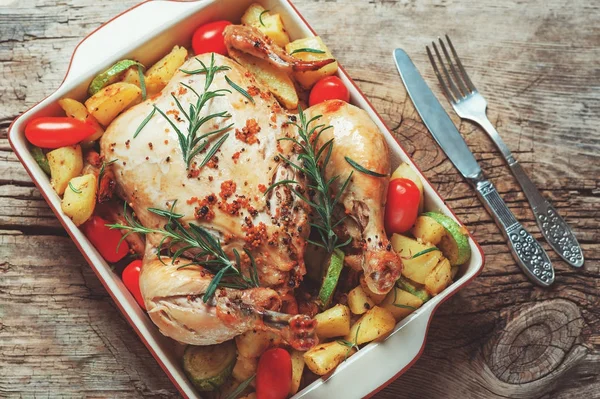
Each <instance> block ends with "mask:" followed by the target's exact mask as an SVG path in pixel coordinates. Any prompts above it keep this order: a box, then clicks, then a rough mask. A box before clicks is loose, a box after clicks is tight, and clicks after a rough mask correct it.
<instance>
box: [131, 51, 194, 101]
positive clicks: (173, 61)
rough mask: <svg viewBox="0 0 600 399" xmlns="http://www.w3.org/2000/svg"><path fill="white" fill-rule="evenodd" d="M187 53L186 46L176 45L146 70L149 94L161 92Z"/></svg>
mask: <svg viewBox="0 0 600 399" xmlns="http://www.w3.org/2000/svg"><path fill="white" fill-rule="evenodd" d="M187 54H188V53H187V50H186V49H185V48H184V47H179V46H175V47H173V49H172V50H171V52H170V53H169V54H167V55H165V56H164V57H163V58H161V59H160V60H159V61H158V62H157V63H156V64H154V65H152V66H151V67H150V68H149V69H148V70H147V71H146V91H147V93H148V96H152V95H154V94H156V93H158V92H160V91H161V90H162V89H163V88H164V87H165V86H166V85H167V83H169V81H170V80H171V78H172V77H173V75H175V72H177V70H178V69H179V68H180V67H181V66H182V65H183V63H184V62H185V59H186V58H187ZM138 82H139V79H138Z"/></svg>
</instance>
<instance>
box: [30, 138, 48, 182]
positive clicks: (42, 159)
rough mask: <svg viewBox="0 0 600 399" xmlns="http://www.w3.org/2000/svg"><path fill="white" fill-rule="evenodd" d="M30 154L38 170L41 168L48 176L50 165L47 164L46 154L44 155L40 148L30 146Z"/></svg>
mask: <svg viewBox="0 0 600 399" xmlns="http://www.w3.org/2000/svg"><path fill="white" fill-rule="evenodd" d="M30 152H31V156H32V157H33V159H35V162H37V164H38V165H39V166H40V168H42V170H43V171H44V172H45V173H46V174H47V175H48V176H50V164H49V163H48V158H46V154H44V152H43V151H42V149H41V148H40V147H36V146H34V145H32V146H31V149H30Z"/></svg>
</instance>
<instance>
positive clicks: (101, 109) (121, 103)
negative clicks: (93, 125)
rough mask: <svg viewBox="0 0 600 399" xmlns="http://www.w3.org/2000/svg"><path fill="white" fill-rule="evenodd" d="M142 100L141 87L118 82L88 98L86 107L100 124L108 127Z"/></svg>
mask: <svg viewBox="0 0 600 399" xmlns="http://www.w3.org/2000/svg"><path fill="white" fill-rule="evenodd" d="M141 99H142V91H141V90H140V88H139V87H137V86H136V85H133V84H131V83H125V82H117V83H113V84H112V85H109V86H106V87H105V88H103V89H102V90H100V91H99V92H97V93H96V94H94V95H93V96H92V97H90V98H88V99H87V100H86V102H85V106H86V108H87V110H88V112H89V113H90V114H92V116H93V117H94V118H96V120H98V122H100V123H101V124H102V125H103V126H108V125H109V124H110V122H112V120H113V119H115V118H116V117H117V115H119V114H120V113H121V112H122V111H124V110H125V109H127V108H128V107H129V106H130V105H132V104H134V103H137V102H139V101H140V100H141Z"/></svg>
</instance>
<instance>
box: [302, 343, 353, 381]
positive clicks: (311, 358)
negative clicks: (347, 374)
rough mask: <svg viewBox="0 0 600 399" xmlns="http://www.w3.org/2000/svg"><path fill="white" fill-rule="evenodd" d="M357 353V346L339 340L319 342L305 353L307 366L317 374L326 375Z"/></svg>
mask: <svg viewBox="0 0 600 399" xmlns="http://www.w3.org/2000/svg"><path fill="white" fill-rule="evenodd" d="M354 353H356V348H354V347H348V346H346V345H344V344H342V343H340V342H338V341H334V342H327V343H324V344H319V345H317V346H315V347H313V348H312V349H310V350H309V351H308V352H306V353H305V354H304V362H305V363H306V366H307V367H308V368H309V369H310V371H312V372H313V373H315V374H317V375H325V374H327V373H329V372H330V371H332V370H333V369H335V368H336V367H337V366H338V365H339V364H340V363H341V362H343V361H344V360H345V359H347V358H348V357H349V356H351V355H353V354H354Z"/></svg>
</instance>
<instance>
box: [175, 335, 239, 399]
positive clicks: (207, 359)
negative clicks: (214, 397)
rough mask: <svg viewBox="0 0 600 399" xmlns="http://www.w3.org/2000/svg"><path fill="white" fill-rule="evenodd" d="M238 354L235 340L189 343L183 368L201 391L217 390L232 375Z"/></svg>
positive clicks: (184, 355) (184, 356)
mask: <svg viewBox="0 0 600 399" xmlns="http://www.w3.org/2000/svg"><path fill="white" fill-rule="evenodd" d="M236 354H237V353H236V349H235V342H234V341H226V342H223V343H222V344H218V345H209V346H194V345H188V347H187V348H186V349H185V352H184V354H183V370H184V371H185V374H186V375H187V376H188V378H189V379H190V381H191V382H192V383H193V384H194V386H195V387H196V388H197V389H198V390H199V391H202V392H207V391H215V390H217V389H218V388H219V387H220V386H221V385H223V384H224V383H225V382H226V381H227V380H228V379H229V377H230V376H231V371H232V370H233V366H234V365H235V361H236Z"/></svg>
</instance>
